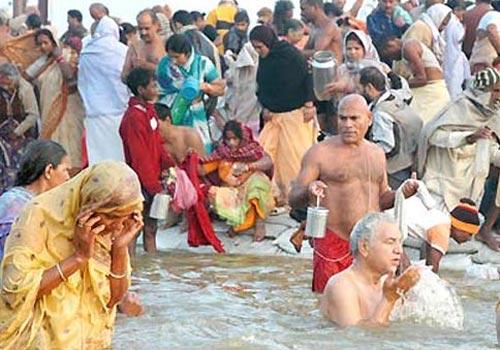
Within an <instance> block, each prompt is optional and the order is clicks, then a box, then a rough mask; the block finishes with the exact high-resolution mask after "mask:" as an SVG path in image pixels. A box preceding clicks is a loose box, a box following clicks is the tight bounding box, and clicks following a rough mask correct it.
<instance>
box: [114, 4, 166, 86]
mask: <svg viewBox="0 0 500 350" xmlns="http://www.w3.org/2000/svg"><path fill="white" fill-rule="evenodd" d="M137 28H138V30H139V35H140V36H141V40H140V41H138V42H137V44H132V45H131V46H130V47H129V49H128V52H127V58H126V59H125V64H124V66H123V70H122V81H126V79H127V76H128V74H129V73H130V71H131V70H132V69H134V68H139V67H140V68H146V69H153V70H156V66H157V65H158V62H160V60H161V59H162V57H163V56H165V55H166V52H165V43H164V42H163V39H162V38H161V36H160V35H159V34H158V32H159V30H160V21H159V20H158V17H157V16H156V13H154V12H153V11H152V10H143V11H141V12H139V14H138V15H137Z"/></svg>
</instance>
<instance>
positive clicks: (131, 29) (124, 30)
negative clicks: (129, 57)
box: [119, 22, 137, 45]
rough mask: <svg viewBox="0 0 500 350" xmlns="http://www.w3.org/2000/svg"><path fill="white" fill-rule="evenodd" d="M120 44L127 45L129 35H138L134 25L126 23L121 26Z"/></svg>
mask: <svg viewBox="0 0 500 350" xmlns="http://www.w3.org/2000/svg"><path fill="white" fill-rule="evenodd" d="M119 28H120V42H121V43H122V44H125V45H127V43H128V39H127V35H128V34H130V33H137V27H135V26H133V25H132V24H130V23H128V22H125V23H122V24H120V26H119Z"/></svg>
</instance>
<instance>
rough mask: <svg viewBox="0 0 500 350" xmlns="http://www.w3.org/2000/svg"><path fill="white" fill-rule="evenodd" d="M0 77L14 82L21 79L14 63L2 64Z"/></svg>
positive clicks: (0, 65)
mask: <svg viewBox="0 0 500 350" xmlns="http://www.w3.org/2000/svg"><path fill="white" fill-rule="evenodd" d="M0 75H1V76H5V77H7V78H9V79H11V80H13V81H14V82H18V81H19V78H20V75H19V71H18V70H17V68H16V66H14V65H13V64H12V63H3V64H0Z"/></svg>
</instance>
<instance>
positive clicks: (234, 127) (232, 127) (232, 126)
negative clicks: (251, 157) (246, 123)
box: [222, 120, 243, 140]
mask: <svg viewBox="0 0 500 350" xmlns="http://www.w3.org/2000/svg"><path fill="white" fill-rule="evenodd" d="M228 131H232V132H233V133H234V135H235V136H236V137H237V138H238V139H239V140H242V139H243V129H242V127H241V124H240V122H238V121H236V120H229V121H228V122H227V123H226V124H225V125H224V129H223V130H222V138H223V139H226V134H227V132H228Z"/></svg>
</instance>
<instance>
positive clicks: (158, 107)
mask: <svg viewBox="0 0 500 350" xmlns="http://www.w3.org/2000/svg"><path fill="white" fill-rule="evenodd" d="M155 111H156V114H157V116H158V119H160V120H161V121H165V120H167V119H170V121H172V116H171V112H170V108H168V107H167V106H166V105H164V104H163V103H155Z"/></svg>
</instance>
